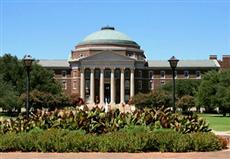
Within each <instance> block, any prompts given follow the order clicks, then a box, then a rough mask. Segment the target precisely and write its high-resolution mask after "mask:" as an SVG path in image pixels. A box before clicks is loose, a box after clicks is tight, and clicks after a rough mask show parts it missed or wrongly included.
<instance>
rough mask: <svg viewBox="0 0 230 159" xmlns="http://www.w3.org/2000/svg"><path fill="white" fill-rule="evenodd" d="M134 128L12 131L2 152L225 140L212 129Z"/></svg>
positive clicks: (173, 147)
mask: <svg viewBox="0 0 230 159" xmlns="http://www.w3.org/2000/svg"><path fill="white" fill-rule="evenodd" d="M135 129H136V128H134V129H133V130H131V131H126V130H122V131H117V132H111V133H107V134H102V135H95V134H85V132H84V131H80V130H79V131H70V130H63V129H48V130H40V129H37V130H36V129H35V130H32V131H30V132H22V133H12V132H11V133H6V134H0V151H1V152H10V151H23V152H31V151H37V152H148V151H161V152H188V151H214V150H221V149H222V148H224V145H223V144H222V140H221V139H219V138H218V137H217V136H215V135H214V134H213V133H211V132H208V133H203V132H199V133H190V134H182V133H179V132H176V131H172V130H167V131H148V130H144V131H138V130H135ZM137 129H139V128H137ZM140 130H142V128H141V129H140Z"/></svg>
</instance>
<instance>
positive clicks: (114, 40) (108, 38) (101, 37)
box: [79, 26, 138, 46]
mask: <svg viewBox="0 0 230 159" xmlns="http://www.w3.org/2000/svg"><path fill="white" fill-rule="evenodd" d="M104 43H106V44H107V43H110V44H126V45H137V46H138V44H137V43H136V42H134V41H133V40H132V39H131V38H130V37H128V36H127V35H126V34H124V33H121V32H119V31H116V30H115V29H114V28H113V27H108V26H107V27H103V28H102V29H101V30H100V31H97V32H94V33H92V34H90V35H88V36H86V37H85V38H84V39H83V41H82V42H80V43H79V45H83V44H104Z"/></svg>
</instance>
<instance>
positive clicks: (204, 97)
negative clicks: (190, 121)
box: [196, 70, 230, 115]
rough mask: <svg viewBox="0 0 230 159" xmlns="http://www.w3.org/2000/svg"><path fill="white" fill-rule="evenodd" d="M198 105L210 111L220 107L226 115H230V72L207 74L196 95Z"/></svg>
mask: <svg viewBox="0 0 230 159" xmlns="http://www.w3.org/2000/svg"><path fill="white" fill-rule="evenodd" d="M196 103H197V105H198V106H204V107H205V108H206V110H208V111H211V110H213V109H215V108H217V107H218V108H219V109H220V111H221V112H222V113H223V114H224V115H225V114H226V113H227V112H229V113H230V71H229V70H225V71H219V72H217V71H210V72H208V73H206V74H205V75H204V76H203V79H202V81H201V84H200V87H199V89H198V92H197V94H196Z"/></svg>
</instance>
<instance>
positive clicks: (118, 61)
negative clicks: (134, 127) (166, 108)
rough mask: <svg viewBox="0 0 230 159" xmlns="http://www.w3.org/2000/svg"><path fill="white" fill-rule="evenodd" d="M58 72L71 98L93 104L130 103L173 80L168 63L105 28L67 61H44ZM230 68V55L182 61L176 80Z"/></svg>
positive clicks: (84, 41) (126, 37)
mask: <svg viewBox="0 0 230 159" xmlns="http://www.w3.org/2000/svg"><path fill="white" fill-rule="evenodd" d="M39 64H41V65H42V66H43V67H46V68H48V69H52V70H54V72H55V78H56V79H57V80H59V81H60V82H61V84H62V87H63V89H64V90H65V92H66V93H67V94H73V93H77V94H79V95H80V96H81V97H82V98H83V99H85V100H86V101H87V102H89V103H95V102H96V100H99V101H100V103H101V104H103V103H104V102H105V101H106V100H107V101H108V102H110V103H123V102H127V101H128V100H129V98H130V97H132V96H133V95H134V94H136V93H138V92H148V91H150V90H152V89H155V88H156V87H159V86H160V85H163V84H165V83H166V82H167V81H168V80H171V78H172V75H171V68H170V65H169V63H168V61H167V60H165V61H163V60H147V59H146V57H145V54H144V51H143V50H142V49H141V47H140V46H139V45H138V44H137V43H136V42H135V41H133V40H132V39H130V38H129V37H128V36H127V35H125V34H123V33H121V32H118V31H116V30H115V29H114V28H113V27H103V28H102V29H101V30H100V31H97V32H95V33H92V34H90V35H88V36H87V37H86V38H85V39H84V40H83V41H82V42H80V43H78V44H77V45H76V46H75V48H74V50H72V51H71V53H70V56H69V58H68V59H66V60H40V61H39ZM220 68H223V69H227V68H230V55H224V56H223V60H222V61H220V60H218V59H217V57H216V56H215V55H211V56H210V58H209V59H207V60H180V61H179V63H178V66H177V69H176V79H201V78H202V74H203V73H204V72H207V71H209V70H213V69H216V70H219V69H220Z"/></svg>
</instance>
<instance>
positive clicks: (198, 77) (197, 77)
mask: <svg viewBox="0 0 230 159" xmlns="http://www.w3.org/2000/svg"><path fill="white" fill-rule="evenodd" d="M198 72H199V76H197V73H198ZM196 79H201V72H200V71H196Z"/></svg>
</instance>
